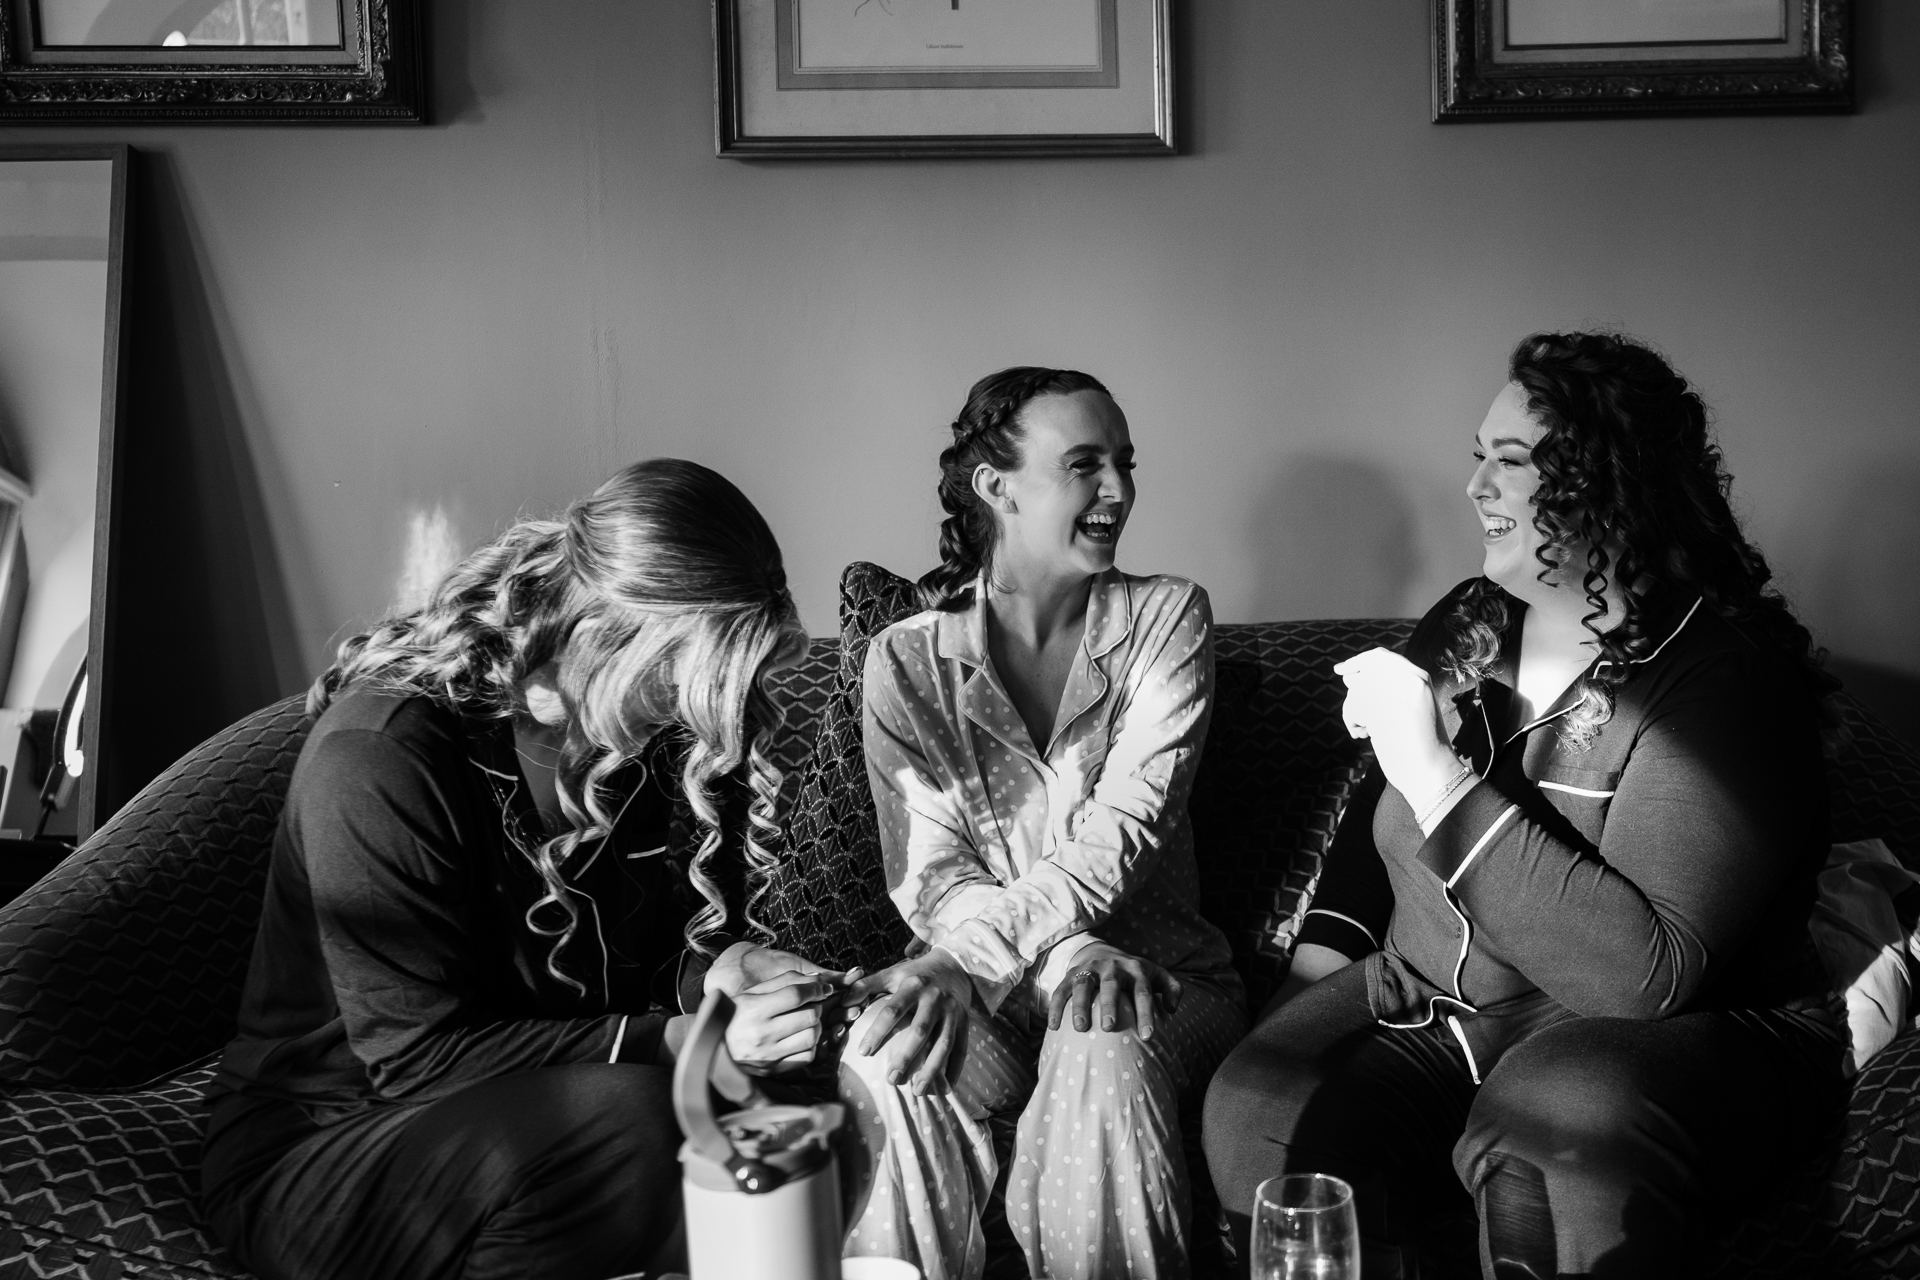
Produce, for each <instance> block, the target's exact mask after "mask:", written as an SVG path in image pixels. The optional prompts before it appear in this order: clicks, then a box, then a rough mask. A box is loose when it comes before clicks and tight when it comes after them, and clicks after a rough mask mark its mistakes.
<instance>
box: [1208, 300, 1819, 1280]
mask: <svg viewBox="0 0 1920 1280" xmlns="http://www.w3.org/2000/svg"><path fill="white" fill-rule="evenodd" d="M1474 449H1475V454H1474V456H1475V459H1476V462H1475V465H1474V467H1473V472H1472V477H1471V479H1470V480H1469V482H1468V485H1467V496H1468V497H1469V499H1470V500H1471V501H1472V503H1473V505H1474V508H1475V511H1476V513H1477V514H1478V516H1479V517H1480V521H1481V525H1482V529H1483V537H1482V546H1483V554H1484V558H1485V568H1484V576H1481V577H1478V578H1475V579H1472V580H1471V581H1469V582H1466V583H1463V584H1461V586H1459V587H1457V588H1456V589H1455V590H1454V591H1453V592H1452V593H1451V594H1449V595H1448V596H1447V597H1446V598H1445V599H1443V600H1442V601H1441V602H1440V603H1439V604H1438V605H1436V606H1434V608H1433V610H1432V611H1431V612H1429V613H1428V614H1427V616H1426V617H1425V618H1424V619H1422V621H1421V622H1420V624H1419V626H1418V627H1417V628H1416V629H1415V630H1414V633H1413V637H1412V639H1411V640H1410V641H1409V643H1408V646H1407V652H1406V655H1405V656H1404V657H1403V656H1401V655H1400V654H1396V653H1389V652H1387V651H1386V650H1382V649H1375V650H1372V651H1370V652H1367V653H1364V654H1360V655H1358V656H1357V657H1354V658H1351V659H1349V660H1347V661H1346V662H1343V663H1341V664H1340V665H1339V666H1338V667H1336V668H1335V670H1336V671H1338V672H1339V673H1340V674H1341V675H1342V676H1343V677H1344V678H1345V680H1346V683H1347V686H1348V694H1347V701H1346V707H1345V716H1346V720H1347V724H1348V728H1349V730H1350V731H1351V732H1352V733H1354V735H1355V736H1357V737H1365V738H1369V739H1370V740H1371V743H1372V746H1373V749H1374V754H1375V756H1376V758H1377V761H1378V765H1377V767H1376V769H1375V770H1374V773H1373V775H1372V776H1371V777H1370V779H1369V780H1368V784H1367V785H1366V786H1365V787H1364V788H1363V789H1362V790H1361V791H1360V792H1359V793H1358V794H1357V795H1356V797H1355V799H1354V802H1353V803H1352V804H1351V805H1350V806H1349V808H1348V810H1347V813H1346V816H1345V818H1344V819H1343V821H1342V823H1341V826H1340V830H1339V833H1338V835H1337V837H1336V839H1335V842H1334V847H1333V849H1332V850H1331V851H1330V853H1329V855H1328V860H1327V867H1326V872H1325V875H1324V876H1323V878H1322V881H1321V884H1320V888H1319V890H1318V893H1317V895H1316V897H1315V900H1314V911H1313V912H1312V913H1311V914H1310V915H1309V917H1308V922H1307V924H1306V926H1305V927H1304V928H1303V929H1302V932H1301V935H1300V946H1299V954H1298V956H1297V957H1296V960H1295V966H1296V969H1297V970H1298V971H1299V977H1298V978H1296V979H1294V980H1292V982H1293V986H1294V987H1296V988H1298V987H1304V990H1302V991H1300V992H1299V994H1296V995H1294V996H1293V997H1292V998H1291V999H1289V1000H1286V1001H1285V1002H1284V1003H1281V1004H1280V1005H1279V1007H1278V1008H1277V1009H1275V1010H1274V1011H1272V1012H1271V1013H1270V1014H1269V1015H1268V1016H1266V1017H1265V1018H1264V1019H1263V1020H1262V1021H1261V1023H1260V1025H1259V1026H1258V1027H1256V1028H1255V1029H1254V1032H1253V1034H1252V1035H1251V1036H1249V1037H1248V1039H1247V1041H1246V1043H1244V1044H1243V1045H1241V1046H1240V1047H1239V1048H1238V1049H1236V1050H1235V1051H1234V1053H1233V1054H1232V1056H1231V1057H1229V1058H1228V1060H1227V1062H1226V1063H1225V1064H1224V1065H1223V1066H1222V1067H1221V1069H1220V1074H1219V1075H1218V1077H1216V1079H1215V1080H1214V1083H1213V1087H1212V1089H1211V1091H1210V1092H1209V1094H1208V1098H1207V1123H1206V1146H1207V1157H1208V1161H1209V1164H1210V1167H1211V1168H1212V1170H1213V1173H1214V1183H1215V1186H1216V1187H1217V1188H1218V1189H1219V1191H1220V1196H1221V1200H1222V1202H1223V1203H1224V1204H1225V1206H1226V1208H1227V1210H1228V1212H1229V1214H1230V1215H1233V1216H1235V1217H1236V1219H1237V1225H1238V1227H1239V1229H1240V1232H1241V1237H1240V1238H1241V1239H1242V1240H1244V1239H1245V1238H1246V1237H1245V1230H1246V1222H1247V1215H1248V1213H1249V1210H1250V1207H1251V1205H1252V1201H1253V1196H1254V1188H1255V1186H1256V1184H1257V1183H1258V1182H1259V1181H1260V1180H1261V1179H1263V1178H1266V1177H1268V1176H1271V1175H1273V1174H1277V1173H1283V1172H1289V1171H1294V1170H1315V1171H1322V1172H1328V1173H1334V1174H1338V1175H1340V1176H1342V1177H1345V1178H1347V1179H1348V1180H1349V1181H1351V1182H1352V1183H1353V1184H1354V1186H1355V1188H1356V1200H1357V1205H1358V1209H1359V1213H1360V1224H1361V1230H1362V1233H1363V1234H1364V1235H1366V1236H1368V1237H1369V1238H1370V1241H1371V1243H1370V1244H1369V1246H1368V1250H1367V1257H1368V1272H1369V1274H1370V1275H1375V1274H1381V1275H1385V1274H1393V1273H1392V1272H1391V1271H1390V1270H1389V1269H1387V1267H1386V1266H1385V1262H1386V1259H1387V1258H1388V1257H1390V1256H1391V1255H1390V1250H1389V1249H1388V1248H1382V1247H1381V1246H1389V1247H1392V1246H1397V1247H1399V1248H1400V1249H1401V1250H1402V1251H1403V1252H1404V1251H1407V1250H1411V1251H1413V1252H1414V1253H1416V1254H1418V1255H1421V1256H1422V1258H1423V1267H1422V1270H1421V1271H1420V1274H1421V1275H1422V1276H1428V1275H1432V1274H1436V1273H1437V1274H1442V1275H1456V1274H1460V1273H1462V1272H1464V1273H1466V1274H1482V1275H1485V1276H1488V1277H1508V1276H1512V1277H1524V1276H1536V1277H1545V1276H1556V1275H1578V1276H1585V1275H1595V1276H1599V1275H1608V1276H1615V1275H1617V1276H1634V1277H1649V1278H1652V1277H1662V1276H1690V1275H1699V1274H1703V1272H1704V1268H1703V1267H1702V1265H1701V1263H1702V1260H1701V1259H1700V1258H1699V1257H1698V1256H1697V1255H1696V1253H1695V1252H1694V1251H1695V1249H1696V1248H1697V1247H1698V1246H1699V1245H1700V1244H1701V1243H1702V1241H1703V1239H1704V1238H1705V1234H1706V1231H1707V1229H1708V1227H1709V1225H1710V1224H1711V1223H1712V1222H1713V1221H1714V1219H1715V1218H1716V1216H1717V1215H1719V1214H1723V1213H1725V1212H1727V1211H1729V1210H1733V1211H1739V1212H1751V1211H1752V1210H1753V1209H1754V1208H1755V1207H1757V1206H1759V1205H1761V1204H1764V1203H1765V1198H1766V1197H1767V1196H1769V1195H1772V1194H1777V1193H1778V1190H1779V1188H1780V1187H1782V1186H1784V1185H1786V1182H1787V1179H1788V1177H1789V1175H1790V1174H1791V1173H1792V1172H1793V1171H1794V1170H1796V1169H1797V1168H1798V1167H1799V1163H1800V1162H1801V1161H1802V1160H1804V1159H1805V1158H1806V1156H1807V1154H1808V1153H1809V1150H1810V1147H1809V1143H1810V1141H1811V1140H1812V1139H1813V1138H1814V1137H1816V1136H1817V1135H1819V1134H1820V1132H1821V1131H1822V1129H1823V1128H1824V1126H1825V1125H1827V1124H1828V1123H1830V1122H1831V1120H1832V1119H1833V1117H1834V1107H1835V1105H1836V1104H1837V1103H1839V1102H1840V1100H1841V1097H1842V1095H1841V1093H1840V1091H1839V1085H1840V1060H1841V1059H1840V1037H1839V1029H1838V1025H1837V1023H1836V1021H1835V1019H1834V1017H1833V1015H1832V1014H1831V1012H1830V1011H1829V1009H1828V1007H1827V997H1826V981H1825V976H1824V974H1823V973H1822V971H1821V968H1820V963H1819V960H1818V959H1817V958H1816V956H1815V953H1814V951H1813V947H1812V944H1811V942H1810V940H1809V937H1808V932H1807V917H1808V913H1809V910H1810V908H1811V906H1812V902H1813V892H1814V879H1815V877H1816V875H1817V874H1818V873H1819V870H1820V867H1821V865H1822V862H1823V860H1824V858H1825V856H1826V846H1827V832H1826V790H1825V779H1824V773H1823V769H1822V764H1821V753H1820V743H1819V731H1818V712H1817V707H1818V704H1819V701H1820V698H1821V697H1822V696H1823V694H1824V692H1825V690H1826V689H1827V688H1828V687H1829V685H1830V682H1829V681H1827V680H1826V678H1825V677H1824V676H1823V675H1822V674H1821V673H1820V671H1819V670H1818V667H1817V664H1816V662H1815V661H1814V659H1813V657H1812V655H1811V653H1810V642H1809V638H1808V635H1807V632H1806V629H1805V628H1804V627H1802V626H1801V625H1800V623H1799V622H1797V621H1796V620H1795V619H1794V617H1793V615H1792V613H1790V612H1789V611H1788V608H1787V606H1786V604H1785V602H1784V601H1783V600H1782V599H1781V598H1780V596H1779V595H1778V594H1777V593H1775V592H1774V591H1772V590H1771V589H1770V588H1769V587H1768V585H1767V583H1768V576H1769V575H1768V570H1767V565H1766V561H1765V560H1764V559H1763V558H1762V557H1761V555H1760V553H1759V552H1758V551H1757V550H1755V549H1754V547H1753V545H1752V544H1751V543H1749V542H1748V541H1747V540H1746V538H1745V537H1744V536H1743V535H1742V533H1741V531H1740V526H1739V524H1738V522H1737V521H1736V519H1735V518H1734V515H1733V512H1732V510H1731V509H1730V507H1729V506H1728V503H1727V489H1728V484H1729V481H1728V477H1727V474H1726V471H1725V469H1724V468H1723V466H1722V463H1721V458H1720V452H1719V450H1718V449H1717V448H1716V447H1715V446H1714V443H1713V441H1712V438H1711V436H1710V434H1709V432H1708V429H1707V414H1706V407H1705V405H1703V404H1702V403H1701V400H1700V397H1699V396H1698V395H1697V394H1696V393H1695V392H1694V390H1693V389H1692V388H1691V387H1689V386H1688V385H1687V383H1686V382H1685V380H1683V379H1682V378H1681V377H1680V376H1679V375H1678V374H1676V373H1675V372H1674V371H1673V370H1672V369H1671V368H1670V367H1668V365H1667V364H1666V362H1665V361H1664V360H1662V359H1661V358H1660V357H1659V356H1658V355H1656V354H1654V353H1653V352H1652V351H1649V350H1648V349H1646V348H1645V347H1642V346H1640V345H1638V344H1636V343H1633V342H1630V341H1627V340H1625V339H1623V338H1619V337H1615V336H1612V335H1606V334H1541V335H1536V336H1534V337H1531V338H1528V339H1526V340H1525V341H1523V342H1522V343H1521V344H1520V345H1519V347H1518V348H1517V349H1516V350H1515V351H1514V353H1513V357H1512V360H1511V362H1510V365H1509V369H1508V384H1507V386H1506V387H1505V389H1503V390H1502V391H1501V392H1500V394H1499V395H1498V396H1497V397H1496V398H1495V399H1494V402H1493V406H1492V408H1491V409H1490V410H1489V412H1488V413H1487V416H1486V420H1485V422H1484V423H1482V425H1481V427H1480V431H1479V434H1478V437H1477V438H1476V441H1475V445H1474ZM1313 978H1317V979H1318V980H1317V981H1313V982H1312V983H1311V985H1307V979H1313ZM1476 1219H1477V1226H1476ZM1476 1255H1477V1257H1476Z"/></svg>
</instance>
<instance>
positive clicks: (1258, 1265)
mask: <svg viewBox="0 0 1920 1280" xmlns="http://www.w3.org/2000/svg"><path fill="white" fill-rule="evenodd" d="M1253 1280H1360V1222H1359V1219H1358V1218H1356V1217H1355V1216H1354V1212H1353V1188H1352V1187H1350V1186H1348V1185H1347V1184H1346V1183H1344V1182H1342V1181H1341V1180H1340V1179H1338V1178H1336V1177H1333V1176H1332V1175H1330V1174H1325V1173H1289V1174H1285V1175H1283V1176H1281V1177H1278V1178H1268V1179H1267V1180H1266V1181H1265V1182H1263V1183H1261V1184H1260V1188H1259V1190H1257V1191H1255V1192H1254V1193H1253Z"/></svg>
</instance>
